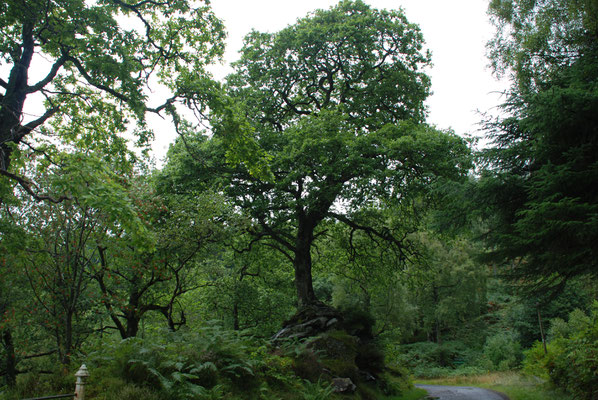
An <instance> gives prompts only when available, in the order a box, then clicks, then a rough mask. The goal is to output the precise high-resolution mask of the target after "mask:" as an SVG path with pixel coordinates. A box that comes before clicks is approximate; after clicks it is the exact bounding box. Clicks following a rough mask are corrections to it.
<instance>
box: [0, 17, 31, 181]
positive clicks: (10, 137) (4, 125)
mask: <svg viewBox="0 0 598 400" xmlns="http://www.w3.org/2000/svg"><path fill="white" fill-rule="evenodd" d="M22 34H23V43H22V44H21V46H22V48H21V56H20V58H19V60H18V61H17V62H16V63H15V65H14V66H13V67H12V69H11V71H10V75H9V78H8V84H7V87H6V91H5V93H4V97H3V98H2V102H1V103H0V168H1V169H3V170H8V166H9V164H10V153H11V149H10V147H9V146H7V143H9V142H13V143H17V144H18V143H19V142H20V141H21V139H22V137H19V133H20V132H19V128H20V127H21V117H22V115H23V105H24V104H25V98H26V97H27V79H28V72H29V66H30V65H31V59H32V58H33V53H34V47H35V44H34V41H33V26H32V24H31V23H26V24H24V26H23V33H22Z"/></svg>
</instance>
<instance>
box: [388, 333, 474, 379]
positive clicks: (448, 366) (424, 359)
mask: <svg viewBox="0 0 598 400" xmlns="http://www.w3.org/2000/svg"><path fill="white" fill-rule="evenodd" d="M389 347H390V348H387V350H386V353H387V359H388V362H389V364H391V365H403V366H405V367H407V368H409V369H410V370H411V371H412V373H413V374H414V375H415V376H418V377H429V378H432V377H440V376H451V375H453V374H455V373H456V371H462V372H463V373H470V371H471V370H473V369H475V371H476V372H477V373H479V372H480V371H482V369H481V368H480V367H479V365H478V364H479V359H480V353H479V352H478V351H475V350H473V349H471V348H469V347H468V346H466V345H465V344H464V343H462V342H458V341H450V342H445V343H443V344H437V343H434V342H419V343H413V344H408V345H403V346H400V347H398V351H397V348H396V347H393V346H389Z"/></svg>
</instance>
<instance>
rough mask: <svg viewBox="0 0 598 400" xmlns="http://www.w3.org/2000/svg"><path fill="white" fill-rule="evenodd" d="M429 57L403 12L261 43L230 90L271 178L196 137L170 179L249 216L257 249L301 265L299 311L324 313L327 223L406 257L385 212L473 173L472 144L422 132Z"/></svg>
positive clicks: (370, 14) (292, 30)
mask: <svg viewBox="0 0 598 400" xmlns="http://www.w3.org/2000/svg"><path fill="white" fill-rule="evenodd" d="M422 46H423V39H422V35H421V33H420V31H419V29H418V27H417V26H416V25H414V24H411V23H409V22H408V21H407V19H406V18H405V16H404V15H403V13H402V12H401V11H385V10H376V9H372V8H370V7H369V6H367V5H366V4H364V3H363V2H361V1H341V2H340V3H339V4H338V5H337V6H335V7H333V8H331V9H329V10H318V11H315V12H314V13H312V14H310V15H309V16H307V17H306V18H303V19H300V20H298V21H297V23H296V24H294V25H292V26H289V27H287V28H286V29H283V30H282V31H280V32H278V33H260V32H252V33H250V34H249V35H248V36H247V37H246V39H245V46H244V48H243V50H242V55H241V59H240V60H239V61H238V62H237V63H236V64H235V68H236V72H235V73H234V74H233V75H231V76H230V77H229V78H228V88H229V90H230V93H231V95H232V96H233V97H235V98H237V99H239V100H240V101H243V102H244V103H245V109H246V114H247V116H248V117H247V118H248V119H249V121H250V124H251V126H252V129H253V130H254V134H255V138H256V141H257V143H259V145H260V146H261V148H262V149H263V150H264V151H265V152H266V153H267V154H268V155H269V156H270V159H271V164H270V172H271V174H272V177H271V179H263V178H260V177H256V176H255V175H252V174H251V173H249V172H248V171H247V170H246V169H245V168H244V167H243V166H242V165H241V166H232V165H230V164H227V163H225V162H224V154H225V149H224V148H223V147H222V146H221V143H220V140H219V139H217V138H216V139H214V138H212V139H208V138H207V137H205V136H204V137H198V136H195V137H193V136H191V135H190V136H188V137H186V138H185V140H184V141H182V140H181V141H180V142H179V143H178V144H177V146H175V148H174V149H173V150H171V153H170V161H169V165H168V166H167V167H166V168H165V171H164V173H165V175H166V176H167V177H169V178H170V179H171V180H172V181H173V182H177V181H178V182H179V186H177V187H178V188H182V187H183V186H181V185H180V184H181V183H182V182H185V184H187V185H189V184H190V183H191V182H200V183H201V184H211V185H216V187H219V188H220V189H221V190H222V191H223V192H224V193H225V194H226V195H227V197H228V198H229V200H230V201H231V202H232V203H233V204H234V205H235V206H236V207H237V208H238V209H239V210H242V211H243V212H245V213H247V215H249V216H250V217H251V220H252V221H253V226H252V227H251V228H250V232H251V233H252V234H253V237H254V240H260V241H264V242H265V243H267V245H269V246H271V247H272V248H275V249H277V250H278V251H280V252H281V253H282V254H284V255H285V256H286V257H287V258H288V260H289V261H290V262H291V263H292V265H293V267H294V271H295V286H296V290H297V296H298V301H299V304H300V305H309V304H314V303H317V302H318V299H317V298H316V295H315V294H314V289H313V284H312V249H313V246H314V244H315V243H316V241H317V239H318V237H320V236H321V235H323V234H324V233H325V232H324V231H325V229H324V228H323V224H322V222H323V221H325V220H336V221H339V222H341V223H344V224H347V225H349V226H350V227H352V228H353V229H358V230H363V231H365V232H367V234H368V235H370V236H371V237H372V238H377V239H379V240H382V241H384V242H385V243H386V245H387V246H390V247H392V248H393V249H394V251H396V252H397V254H399V255H400V256H401V257H405V256H407V255H408V253H409V251H410V248H409V245H408V243H407V240H406V239H405V232H404V231H403V230H400V235H399V234H398V232H397V230H394V229H392V227H390V226H389V225H388V224H386V223H385V219H384V218H383V217H382V216H381V214H380V213H378V210H380V209H382V208H384V207H387V206H390V205H398V204H400V205H402V206H405V207H407V206H408V205H409V204H413V203H414V202H416V201H423V200H425V198H426V192H427V189H428V188H429V187H430V185H432V184H433V183H434V182H435V181H436V180H437V179H438V177H440V176H445V177H450V178H457V177H459V176H461V175H462V174H463V173H464V171H465V169H466V167H467V164H468V161H467V153H468V150H467V146H466V144H465V143H464V141H463V140H461V139H460V138H458V137H457V136H455V135H454V134H452V133H447V132H440V131H438V130H436V129H434V128H431V127H429V126H427V125H424V124H423V121H424V119H425V114H426V112H425V107H424V104H423V101H424V100H425V98H426V96H427V95H428V94H429V86H430V81H429V78H428V77H427V76H426V75H425V73H424V71H423V69H424V68H425V67H426V66H427V65H428V64H429V62H430V57H429V55H428V54H427V53H426V52H424V51H423V50H422Z"/></svg>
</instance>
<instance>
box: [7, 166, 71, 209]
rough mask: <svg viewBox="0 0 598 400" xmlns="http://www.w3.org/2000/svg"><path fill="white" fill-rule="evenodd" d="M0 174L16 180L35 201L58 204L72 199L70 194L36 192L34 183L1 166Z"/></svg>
mask: <svg viewBox="0 0 598 400" xmlns="http://www.w3.org/2000/svg"><path fill="white" fill-rule="evenodd" d="M0 175H4V176H6V177H7V178H9V179H12V180H14V181H16V182H17V183H18V184H19V186H21V188H23V190H25V191H26V192H27V193H29V195H31V197H33V198H34V199H35V200H37V201H49V202H50V203H54V204H58V203H61V202H63V201H65V200H71V199H72V198H71V197H70V196H66V195H62V196H60V197H54V196H51V195H49V194H38V193H36V192H35V191H34V190H33V186H35V184H34V183H33V182H31V181H29V180H27V179H26V178H23V177H22V176H19V175H15V174H13V173H11V172H8V171H6V170H4V169H1V168H0Z"/></svg>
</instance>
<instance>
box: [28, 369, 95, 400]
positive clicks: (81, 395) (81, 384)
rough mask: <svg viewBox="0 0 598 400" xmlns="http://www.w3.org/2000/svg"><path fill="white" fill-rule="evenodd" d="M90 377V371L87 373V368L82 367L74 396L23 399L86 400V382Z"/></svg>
mask: <svg viewBox="0 0 598 400" xmlns="http://www.w3.org/2000/svg"><path fill="white" fill-rule="evenodd" d="M88 376H89V371H87V367H86V366H85V364H83V365H81V368H79V371H77V373H76V374H75V377H77V382H75V393H72V394H55V395H53V396H45V397H32V398H30V399H23V400H50V399H67V398H71V399H74V400H85V380H86V379H87V377H88Z"/></svg>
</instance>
